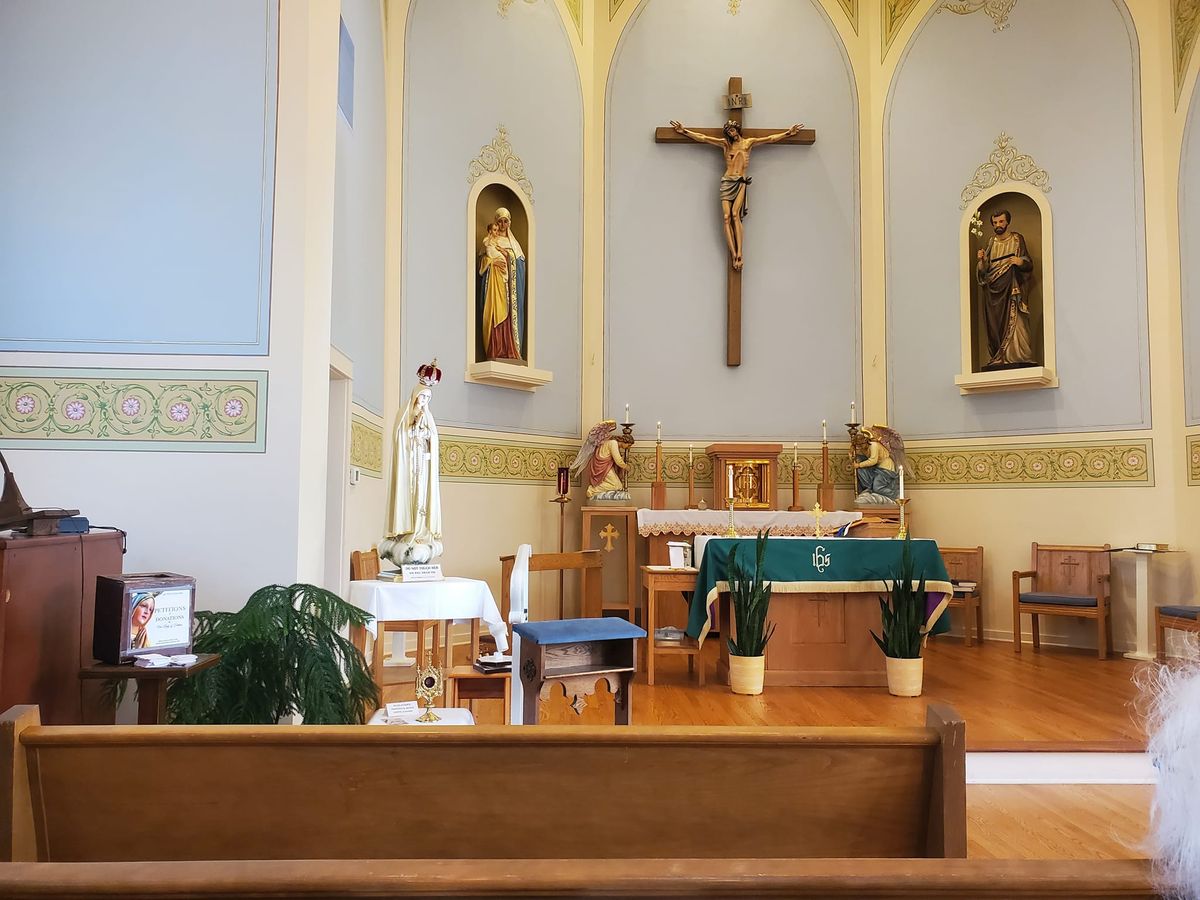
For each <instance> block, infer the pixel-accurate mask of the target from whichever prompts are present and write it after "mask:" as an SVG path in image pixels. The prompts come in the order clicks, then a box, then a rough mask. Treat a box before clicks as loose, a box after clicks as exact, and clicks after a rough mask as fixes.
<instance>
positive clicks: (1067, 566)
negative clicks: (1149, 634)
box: [1012, 544, 1112, 659]
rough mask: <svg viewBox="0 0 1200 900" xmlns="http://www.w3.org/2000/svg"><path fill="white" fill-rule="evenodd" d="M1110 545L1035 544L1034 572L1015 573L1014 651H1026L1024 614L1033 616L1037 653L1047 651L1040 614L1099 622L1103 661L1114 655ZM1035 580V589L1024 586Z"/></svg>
mask: <svg viewBox="0 0 1200 900" xmlns="http://www.w3.org/2000/svg"><path fill="white" fill-rule="evenodd" d="M1108 551H1109V546H1108V544H1105V545H1104V546H1103V547H1072V546H1063V545H1050V544H1034V545H1033V553H1032V556H1033V568H1032V569H1030V570H1029V571H1027V572H1013V573H1012V579H1013V580H1012V584H1013V652H1014V653H1020V652H1021V615H1022V613H1024V614H1026V615H1028V616H1030V617H1031V618H1032V620H1033V621H1032V624H1033V628H1032V631H1033V649H1034V650H1040V649H1041V636H1040V634H1039V632H1038V616H1071V617H1073V618H1079V619H1095V620H1096V647H1097V650H1098V652H1099V655H1100V658H1101V659H1108V654H1109V653H1110V652H1112V610H1111V606H1112V603H1111V600H1112V597H1111V583H1110V577H1109V555H1108ZM1025 579H1029V581H1030V585H1029V590H1027V591H1022V590H1021V582H1022V581H1023V580H1025Z"/></svg>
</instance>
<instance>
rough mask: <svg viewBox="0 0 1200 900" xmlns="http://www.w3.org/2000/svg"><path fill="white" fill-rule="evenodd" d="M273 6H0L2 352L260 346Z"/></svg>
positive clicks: (53, 0) (111, 0) (7, 1)
mask: <svg viewBox="0 0 1200 900" xmlns="http://www.w3.org/2000/svg"><path fill="white" fill-rule="evenodd" d="M277 12H278V11H277V5H276V3H275V2H273V0H271V2H268V0H205V2H204V3H180V2H162V0H106V2H103V3H81V2H78V0H4V2H3V3H0V85H3V86H4V89H0V123H3V125H2V127H0V347H2V348H5V349H31V350H51V351H71V352H83V351H89V350H98V351H111V352H153V353H213V354H264V353H266V350H267V337H268V334H267V323H268V305H269V289H270V240H271V209H272V204H273V192H272V180H273V177H274V162H275V160H274V137H275V95H276V50H277Z"/></svg>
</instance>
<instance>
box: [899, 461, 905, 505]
mask: <svg viewBox="0 0 1200 900" xmlns="http://www.w3.org/2000/svg"><path fill="white" fill-rule="evenodd" d="M900 499H901V500H903V499H904V466H901V467H900Z"/></svg>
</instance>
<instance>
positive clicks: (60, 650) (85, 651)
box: [0, 532, 122, 725]
mask: <svg viewBox="0 0 1200 900" xmlns="http://www.w3.org/2000/svg"><path fill="white" fill-rule="evenodd" d="M121 562H122V561H121V535H120V534H119V533H117V532H96V533H93V534H84V535H79V534H72V535H52V536H49V537H28V538H21V537H13V538H4V539H0V710H4V709H8V708H9V707H11V706H14V705H16V704H18V703H36V704H37V705H38V706H40V707H41V711H42V722H44V723H46V724H51V725H76V724H102V723H111V722H112V721H113V709H112V705H111V704H110V703H108V702H106V701H105V700H104V685H103V684H102V683H101V682H96V681H92V682H82V681H80V679H79V669H80V666H84V665H89V664H90V663H91V662H92V625H93V619H94V616H95V602H96V576H97V575H118V574H120V573H121Z"/></svg>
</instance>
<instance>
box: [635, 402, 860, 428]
mask: <svg viewBox="0 0 1200 900" xmlns="http://www.w3.org/2000/svg"><path fill="white" fill-rule="evenodd" d="M625 414H626V416H628V414H629V406H628V405H626V406H625ZM626 421H629V420H628V418H627V419H626ZM857 421H858V419H856V418H854V401H853V400H851V401H850V422H851V423H854V422H857Z"/></svg>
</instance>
